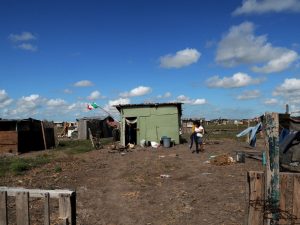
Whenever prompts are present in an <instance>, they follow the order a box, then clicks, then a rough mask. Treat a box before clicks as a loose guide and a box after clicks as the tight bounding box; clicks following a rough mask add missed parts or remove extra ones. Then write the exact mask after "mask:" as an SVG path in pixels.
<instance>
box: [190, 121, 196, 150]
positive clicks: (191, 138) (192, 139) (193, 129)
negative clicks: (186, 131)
mask: <svg viewBox="0 0 300 225" xmlns="http://www.w3.org/2000/svg"><path fill="white" fill-rule="evenodd" d="M195 127H196V121H193V126H192V134H191V136H190V140H191V143H190V149H192V148H193V144H194V140H195V138H196V133H195Z"/></svg>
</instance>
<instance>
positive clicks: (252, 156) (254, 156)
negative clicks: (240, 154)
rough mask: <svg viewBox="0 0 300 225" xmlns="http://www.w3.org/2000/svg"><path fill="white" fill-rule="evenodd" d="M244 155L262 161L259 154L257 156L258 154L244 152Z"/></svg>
mask: <svg viewBox="0 0 300 225" xmlns="http://www.w3.org/2000/svg"><path fill="white" fill-rule="evenodd" d="M245 156H246V157H247V158H252V159H257V160H260V161H262V157H261V156H258V155H253V154H249V153H246V154H245Z"/></svg>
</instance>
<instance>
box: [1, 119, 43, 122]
mask: <svg viewBox="0 0 300 225" xmlns="http://www.w3.org/2000/svg"><path fill="white" fill-rule="evenodd" d="M21 121H40V120H36V119H33V118H28V119H2V118H0V123H1V122H21Z"/></svg>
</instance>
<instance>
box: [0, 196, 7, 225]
mask: <svg viewBox="0 0 300 225" xmlns="http://www.w3.org/2000/svg"><path fill="white" fill-rule="evenodd" d="M0 224H1V225H7V224H8V220H7V192H6V191H0Z"/></svg>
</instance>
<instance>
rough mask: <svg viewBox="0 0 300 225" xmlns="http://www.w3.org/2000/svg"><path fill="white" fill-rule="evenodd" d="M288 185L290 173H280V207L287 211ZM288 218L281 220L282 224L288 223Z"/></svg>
mask: <svg viewBox="0 0 300 225" xmlns="http://www.w3.org/2000/svg"><path fill="white" fill-rule="evenodd" d="M287 187H288V175H287V174H280V209H281V210H282V211H286V198H287ZM286 219H287V218H282V219H280V220H279V222H280V224H287V220H286Z"/></svg>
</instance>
